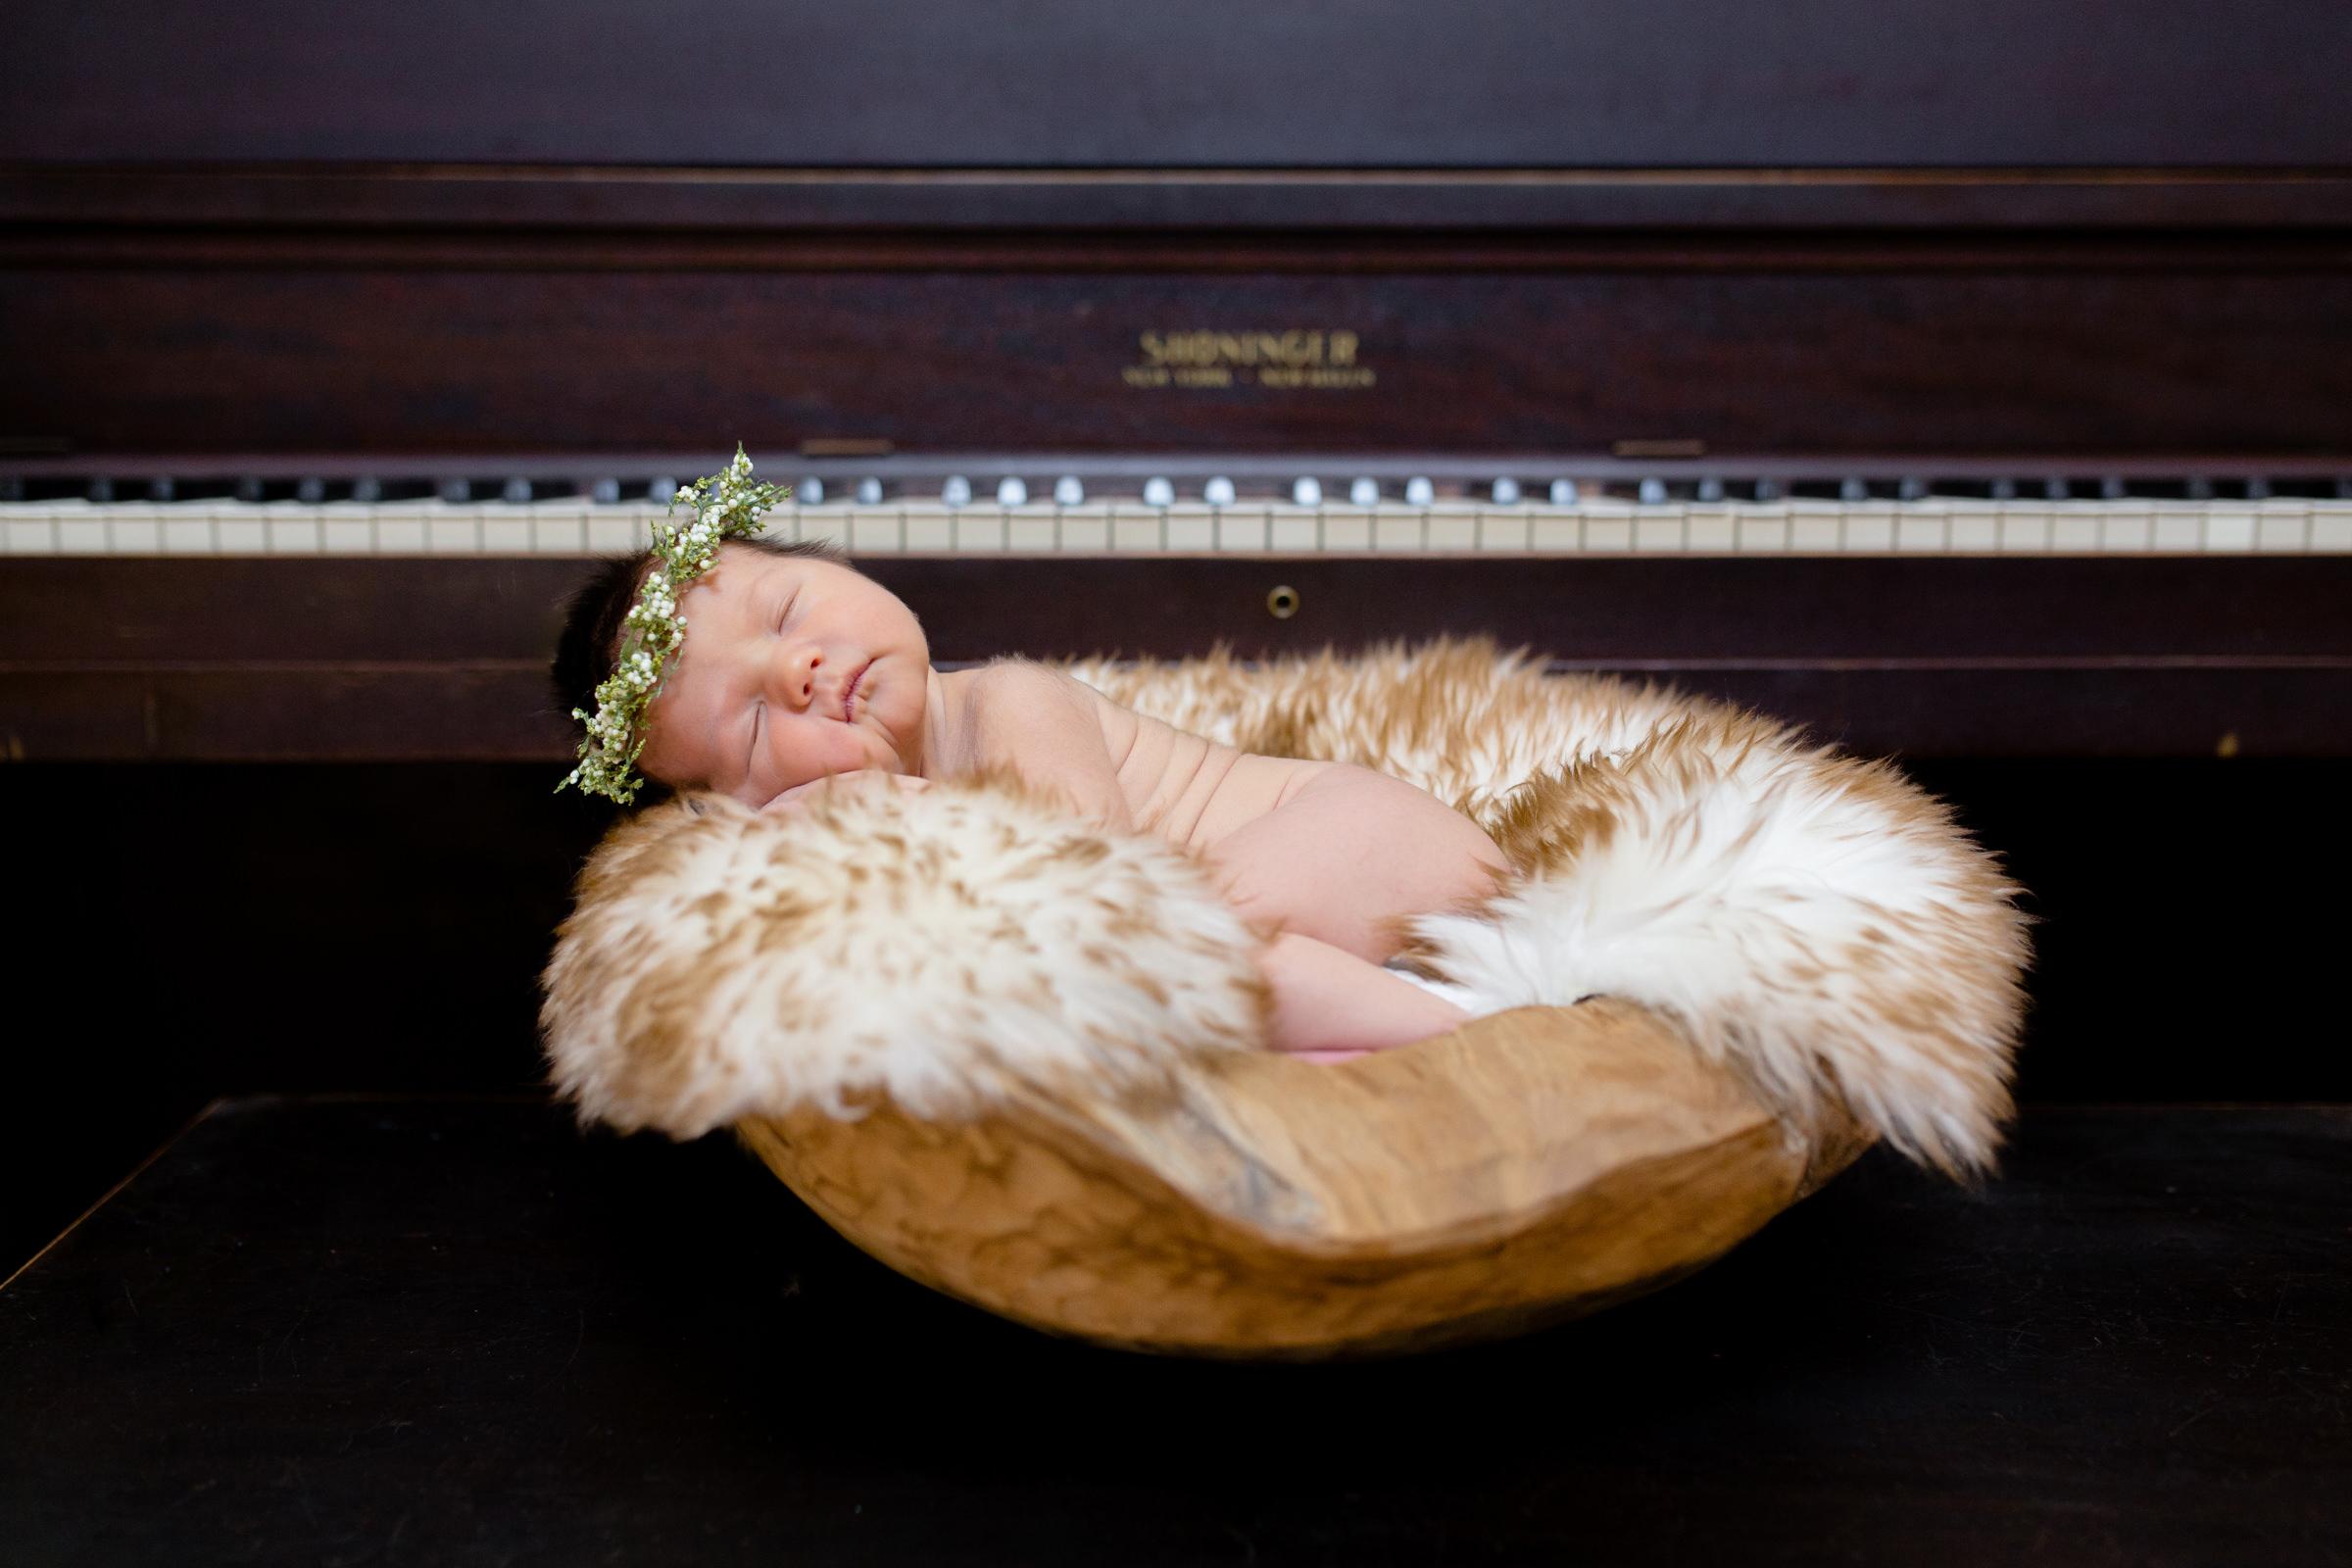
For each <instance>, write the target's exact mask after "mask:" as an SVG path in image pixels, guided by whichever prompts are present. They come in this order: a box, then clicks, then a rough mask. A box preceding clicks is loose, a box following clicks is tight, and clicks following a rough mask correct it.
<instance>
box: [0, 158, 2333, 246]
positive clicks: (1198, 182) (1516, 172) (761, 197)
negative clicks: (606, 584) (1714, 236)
mask: <svg viewBox="0 0 2352 1568" xmlns="http://www.w3.org/2000/svg"><path fill="white" fill-rule="evenodd" d="M0 223H5V224H31V223H44V224H94V225H104V226H120V225H138V226H153V227H161V228H170V227H173V226H178V225H187V224H200V225H224V226H230V227H238V228H284V227H291V228H300V227H304V226H322V227H327V228H345V227H358V228H372V227H383V226H402V225H421V226H427V227H431V226H438V225H457V226H461V227H466V228H491V229H532V228H555V229H562V230H569V231H583V230H593V229H600V228H604V229H620V230H638V229H691V228H721V229H763V230H764V229H786V230H789V229H803V228H818V229H826V228H845V227H846V228H854V229H873V228H881V229H892V228H918V229H947V230H971V229H985V230H1018V229H1024V228H1041V227H1042V228H1055V229H1058V228H1076V229H1090V230H1091V229H1196V228H1210V229H1217V228H1231V229H1240V230H1249V231H1255V230H1269V229H1271V230H1284V229H1288V230H1314V231H1324V230H1331V229H1342V230H1348V229H1361V230H1367V231H1372V232H1384V231H1412V230H1419V229H1428V228H1438V229H1461V230H1468V231H1479V230H1492V229H1504V230H1508V229H1523V228H1524V229H1559V228H1568V229H1584V230H1603V231H1605V230H1610V229H1621V228H1628V227H1633V228H1642V227H1664V228H1676V229H1699V230H1711V231H1721V230H1732V229H1740V228H1852V227H1861V228H1883V229H1917V228H1926V229H1978V228H1987V229H1993V230H2014V229H2021V228H2025V229H2031V228H2057V229H2082V228H2090V229H2104V228H2133V229H2146V228H2154V229H2225V228H2226V229H2230V230H2234V231H2239V232H2243V231H2247V230H2254V229H2278V230H2296V229H2311V228H2331V227H2341V226H2344V225H2345V224H2347V223H2352V170H2345V169H2337V168H2326V167H2318V168H2306V169H2277V168H2270V169H2264V168H2217V169H2190V168H2164V169H2152V168H2096V169H2030V168H2012V169H1903V168H1852V169H1827V168H1823V169H1805V168H1783V169H1738V168H1722V169H1452V170H1433V169H1301V170H1267V169H897V170H894V169H781V168H771V169H760V168H725V167H699V168H698V167H651V166H649V167H631V166H623V165H554V164H498V163H482V164H454V163H444V164H328V163H287V164H177V165H175V164H168V163H138V164H122V163H115V164H70V165H69V164H56V163H26V162H15V163H0Z"/></svg>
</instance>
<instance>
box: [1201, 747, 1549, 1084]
mask: <svg viewBox="0 0 2352 1568" xmlns="http://www.w3.org/2000/svg"><path fill="white" fill-rule="evenodd" d="M1206 853H1207V856H1208V860H1209V863H1210V864H1212V865H1213V866H1215V867H1216V868H1217V871H1218V874H1219V876H1220V877H1221V879H1222V880H1223V881H1224V884H1225V895H1226V897H1227V898H1228V899H1229V900H1231V901H1232V903H1233V906H1234V907H1235V908H1236V909H1238V910H1239V911H1240V912H1241V913H1242V915H1243V916H1244V917H1245V918H1247V919H1250V920H1252V921H1255V922H1257V923H1258V924H1259V925H1261V926H1264V927H1268V928H1271V929H1273V930H1275V931H1278V932H1290V933H1292V934H1295V935H1298V936H1302V937H1310V938H1312V939H1313V940H1315V941H1316V942H1319V943H1322V944H1324V945H1326V946H1328V947H1333V948H1337V949H1339V950H1340V951H1341V952H1342V953H1348V954H1353V955H1354V956H1356V957H1358V958H1362V959H1365V960H1366V961H1368V962H1370V963H1374V964H1378V963H1380V962H1382V961H1383V960H1384V959H1386V958H1388V957H1390V956H1393V955H1394V954H1395V953H1396V952H1397V946H1398V936H1399V926H1400V923H1401V922H1402V921H1404V920H1406V919H1409V918H1410V917H1412V916H1413V915H1417V914H1432V913H1435V912H1437V911H1438V910H1441V909H1447V908H1454V907H1460V906H1463V905H1467V904H1474V903H1476V902H1478V901H1479V900H1481V899H1484V898H1487V897H1488V896H1490V895H1491V894H1493V893H1494V891H1495V876H1496V875H1497V874H1498V873H1499V872H1501V871H1503V870H1505V869H1507V862H1505V861H1504V859H1503V858H1502V852H1501V851H1500V850H1497V849H1496V848H1495V841H1494V840H1492V839H1490V838H1488V837H1487V835H1486V834H1485V833H1483V832H1481V831H1480V830H1479V827H1478V824H1477V823H1475V822H1473V821H1471V820H1470V819H1469V818H1468V817H1466V816H1464V815H1462V814H1461V813H1460V812H1459V811H1456V810H1454V809H1452V808H1451V807H1449V806H1447V805H1446V803H1445V802H1443V801H1441V800H1439V799H1437V798H1436V797H1435V796H1433V795H1430V794H1427V793H1425V792H1424V791H1421V790H1417V789H1415V788H1413V787H1412V786H1411V785H1410V784H1407V783H1405V782H1404V781H1402V780H1401V779H1394V778H1391V777H1389V776H1388V775H1387V774H1385V773H1375V772H1372V771H1370V770H1369V769H1367V768H1361V767H1347V766H1332V767H1329V768H1325V769H1324V770H1322V771H1320V772H1318V773H1316V774H1314V775H1313V776H1312V777H1310V778H1308V779H1306V780H1305V781H1304V782H1303V783H1301V784H1300V785H1299V788H1298V790H1297V791H1296V792H1295V793H1294V794H1293V795H1292V796H1291V797H1290V798H1289V799H1288V800H1286V801H1284V802H1283V803H1282V804H1281V805H1280V806H1277V807H1276V808H1275V809H1272V810H1271V811H1268V812H1267V813H1266V814H1265V815H1263V816H1260V817H1258V818H1257V819H1255V820H1254V821H1251V822H1249V823H1247V824H1245V825H1244V826H1242V827H1239V828H1236V829H1235V830H1234V831H1233V832H1231V833H1228V834H1226V835H1225V836H1224V837H1223V838H1222V839H1220V840H1218V841H1217V842H1215V843H1213V844H1211V845H1209V846H1207V852H1206ZM1385 978H1387V979H1388V980H1391V981H1393V982H1394V983H1395V985H1396V987H1397V989H1398V990H1399V991H1410V992H1413V993H1414V994H1415V995H1416V996H1424V997H1426V996H1427V993H1425V992H1421V991H1420V990H1419V989H1418V988H1417V987H1415V986H1413V985H1412V984H1411V983H1410V982H1409V981H1403V980H1397V979H1396V977H1395V976H1393V975H1392V976H1387V977H1385ZM1430 1000H1432V1001H1435V1000H1436V999H1434V998H1431V999H1430ZM1440 1005H1443V1004H1440ZM1416 1038H1418V1037H1416Z"/></svg>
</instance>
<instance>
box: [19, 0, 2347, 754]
mask: <svg viewBox="0 0 2352 1568" xmlns="http://www.w3.org/2000/svg"><path fill="white" fill-rule="evenodd" d="M2257 11H2258V13H2259V15H2255V14H2253V13H2241V12H2239V11H2232V12H2230V13H2229V14H2228V15H2227V16H2225V15H2223V14H2222V13H2218V12H2215V11H2214V10H2213V9H2212V8H2210V7H2206V6H2200V5H2196V4H2192V3H2190V0H2164V3H2159V4H2153V5H2150V4H2134V5H2125V4H2122V3H2121V0H2101V3H2078V4H2073V5H2068V6H2062V7H2031V6H2026V5H2015V6H2007V7H2003V8H2000V9H1998V11H1997V13H1987V12H1986V11H1985V9H1984V8H1983V7H1982V6H1978V5H1970V6H1961V5H1956V4H1953V3H1951V0H1905V3H1902V4H1897V5H1888V6H1868V7H1856V6H1851V5H1846V4H1839V3H1833V0H1812V3H1809V4H1804V5H1800V6H1797V7H1795V8H1786V7H1783V8H1771V9H1769V10H1757V9H1754V8H1747V7H1740V6H1736V5H1730V4H1725V3H1722V0H1678V3H1675V4H1669V5H1663V6H1643V7H1640V8H1634V7H1622V8H1561V7H1557V6H1552V5H1547V4H1540V3H1534V0H1492V3H1486V4H1479V5H1473V6H1470V7H1467V8H1461V7H1448V8H1431V9H1428V10H1426V11H1416V10H1414V9H1413V8H1406V7H1389V6H1379V5H1363V6H1356V7H1336V8H1330V9H1328V11H1326V12H1317V13H1314V14H1312V15H1306V14H1301V15H1299V16H1296V17H1290V18H1288V19H1276V18H1272V17H1265V16H1258V15H1256V14H1254V13H1253V12H1251V11H1250V10H1249V9H1248V8H1230V14H1229V11H1228V8H1218V7H1211V8H1208V9H1205V10H1202V9H1199V8H1192V9H1184V10H1181V11H1178V12H1171V13H1169V14H1168V15H1164V16H1140V15H1122V16H1120V17H1119V19H1118V20H1117V21H1116V22H1115V23H1114V22H1111V21H1109V20H1106V19H1105V17H1104V16H1103V15H1101V14H1098V13H1097V11H1096V10H1095V9H1094V8H1090V7H1087V6H1084V5H1079V4H1076V3H1074V0H1054V3H1046V4H1040V5H1034V6H1030V7H1026V8H1024V9H1023V10H1022V11H1021V13H1020V14H1019V15H1018V16H1017V17H1011V16H1005V15H999V14H996V13H994V12H983V11H979V10H974V9H970V8H960V7H955V6H943V5H938V4H935V3H931V0H890V3H886V4H882V5H878V6H868V7H862V8H859V9H858V12H857V14H856V17H855V19H854V20H852V19H850V18H848V17H847V16H846V15H845V16H844V17H834V16H832V15H831V14H830V13H829V12H826V11H824V10H822V9H821V8H798V9H792V8H787V9H783V10H778V9H775V8H767V7H756V6H750V5H744V4H740V3H734V0H711V3H710V4H707V5H703V6H699V7H695V8H691V9H689V10H687V11H682V12H681V11H674V10H671V9H668V8H662V9H659V10H654V9H645V8H632V7H626V6H620V5H596V6H590V7H587V8H584V9H583V8H572V9H571V10H570V11H568V12H567V15H566V18H565V20H564V22H563V24H562V25H561V26H560V27H558V28H557V29H556V31H555V32H554V33H553V34H551V33H548V32H547V31H546V30H545V29H544V28H543V26H542V24H541V22H540V21H539V20H536V19H535V14H533V15H532V16H526V15H525V13H523V12H522V11H518V10H516V11H511V12H506V13H502V12H499V11H497V10H495V8H490V9H485V8H480V7H473V6H464V5H457V4H451V3H447V0H432V3H427V4H423V5H418V6H411V7H405V8H401V9H400V10H398V11H397V12H392V11H386V12H384V13H382V14H380V15H371V16H350V15H346V14H345V13H343V12H342V11H339V10H331V9H329V8H325V7H315V6H305V5H291V6H288V7H285V8H281V10H280V11H279V12H275V13H271V16H272V18H273V20H271V21H270V22H269V23H267V24H264V23H262V22H260V21H258V20H256V17H257V16H258V14H253V15H248V14H246V13H244V12H241V11H234V10H230V9H219V10H210V9H207V8H203V7H198V8H193V9H190V8H177V9H176V10H175V11H174V13H173V15H172V18H171V19H163V18H147V19H145V20H142V21H137V22H132V21H129V20H126V19H124V18H119V17H116V16H115V15H114V14H113V13H112V12H99V11H79V10H73V9H71V8H69V9H64V10H60V11H57V12H56V13H54V14H50V13H41V14H37V15H28V16H26V17H25V18H22V19H20V22H21V25H20V27H19V29H18V43H17V45H16V48H15V58H16V60H17V61H18V65H17V67H16V68H15V69H17V70H19V71H21V72H25V73H32V72H34V71H35V70H36V69H37V73H38V76H39V83H40V85H39V90H38V91H30V90H26V91H18V92H13V93H11V94H8V95H7V96H6V99H5V102H0V267H4V269H5V270H4V271H0V364H5V365H6V367H7V372H8V373H7V374H6V376H5V377H0V498H4V499H0V551H5V552H6V555H5V557H4V558H0V559H4V560H5V562H6V564H5V567H4V568H0V584H5V587H0V604H4V605H5V611H4V613H0V730H5V735H6V744H7V748H8V754H9V755H10V756H12V757H22V758H26V759H44V758H46V759H60V758H84V759H125V760H126V759H139V758H146V759H157V758H167V759H168V758H206V759H350V760H362V759H378V760H382V759H396V758H428V757H467V758H515V759H521V758H546V759H549V760H554V759H556V758H559V757H561V756H562V755H563V754H564V751H565V750H566V741H565V739H564V728H565V726H564V722H563V720H562V715H560V714H556V713H554V712H553V711H551V709H550V705H549V703H548V701H547V699H546V697H545V694H544V692H543V690H542V687H543V685H544V682H543V681H542V680H541V679H540V678H539V669H540V667H541V665H542V664H543V662H544V656H545V652H546V649H547V647H548V645H549V642H550V638H551V635H552V620H551V608H550V607H551V606H553V605H554V604H555V603H556V602H557V601H558V600H560V599H561V598H562V596H563V593H564V588H565V586H566V585H567V584H568V583H569V582H570V581H572V580H573V579H574V577H575V575H576V574H577V572H578V571H579V569H580V564H579V563H580V561H581V559H582V558H583V557H585V556H588V555H592V554H594V553H596V552H598V551H600V550H604V549H608V548H612V547H614V546H617V545H620V544H622V543H625V542H626V541H627V540H629V539H630V538H632V537H636V536H638V535H639V534H640V533H641V530H642V527H643V523H644V520H645V518H646V517H647V516H648V515H650V514H651V513H654V512H658V511H659V505H660V500H661V498H662V495H663V494H664V492H665V488H666V487H667V486H668V485H670V484H673V483H675V482H676V481H677V480H679V479H681V478H685V477H691V476H692V475H694V474H697V473H701V472H705V471H709V470H710V469H711V468H713V467H714V466H717V465H718V463H719V462H720V461H721V460H722V459H723V457H724V456H726V455H727V454H728V453H730V452H731V451H732V450H733V448H734V447H735V446H736V445H737V444H738V443H741V444H743V445H744V446H745V447H746V448H748V450H749V451H750V452H751V453H752V454H753V455H754V456H755V458H756V459H757V460H758V461H759V463H760V468H761V470H762V472H763V473H765V474H766V475H767V476H769V477H771V478H778V479H787V480H791V481H793V482H795V483H797V484H798V485H799V486H800V498H799V504H798V505H797V506H795V507H794V508H792V509H791V510H790V513H789V515H784V516H781V517H780V518H779V519H778V523H777V526H778V527H779V528H781V529H784V530H786V531H789V532H793V533H798V534H821V535H825V536H828V537H832V538H836V539H840V540H842V541H844V542H845V543H846V544H847V545H848V546H849V547H850V548H851V549H852V550H853V551H854V552H855V553H857V555H858V557H859V558H861V559H862V560H865V561H867V562H868V563H870V564H872V566H873V569H874V570H875V571H877V572H878V573H879V574H880V575H882V576H883V577H884V578H885V580H887V581H889V582H890V583H891V584H892V585H893V586H894V587H898V588H900V589H901V590H902V591H903V592H905V593H906V594H907V596H908V597H909V598H910V599H911V600H912V601H913V602H914V603H915V604H916V605H917V607H918V609H919V610H920V611H921V612H922V613H923V614H924V617H925V619H926V622H927V623H928V624H929V625H930V626H931V628H932V630H933V634H934V637H935V641H936V644H937V649H936V651H937V652H938V653H939V654H940V656H941V657H942V658H943V659H945V660H949V661H960V660H971V659H982V658H987V657H990V656H993V655H996V654H1000V653H1006V652H1029V653H1036V654H1067V653H1095V652H1113V653H1126V654H1133V655H1165V654H1175V653H1180V652H1185V651H1191V650H1196V649H1201V648H1205V647H1207V646H1210V645H1211V644H1213V643H1215V642H1219V641H1223V642H1226V643H1228V644H1230V645H1232V646H1234V647H1236V648H1237V649H1239V650H1240V651H1242V652H1244V653H1249V654H1254V653H1259V652H1270V651H1277V650H1282V649H1298V648H1308V647H1319V646H1323V645H1326V644H1337V645H1351V644H1361V643H1364V642H1368V641H1373V640H1378V639H1384V638H1414V637H1421V636H1426V635H1430V634H1434V633H1439V632H1452V633H1458V634H1473V633H1480V634H1488V635H1492V636H1495V637H1496V638H1497V639H1499V640H1500V641H1502V642H1504V643H1506V644H1513V645H1518V644H1524V645H1526V646H1528V647H1529V648H1531V649H1533V650H1535V651H1537V652H1538V653H1540V654H1542V655H1544V656H1545V657H1548V658H1551V659H1554V660H1557V661H1559V662H1561V664H1562V665H1563V666H1564V667H1576V668H1609V669H1622V670H1628V671H1634V672H1640V673H1644V674H1652V675H1655V676H1658V677H1660V678H1666V679H1672V680H1675V681H1677V682H1680V683H1682V684H1685V685H1689V686H1692V687H1696V688H1700V689H1705V690H1710V691H1715V692H1719V693H1721V694H1723V695H1726V696H1729V697H1732V698H1735V699H1736V700H1739V701H1742V702H1747V703H1752V704H1756V705H1758V706H1761V707H1764V708H1766V709H1768V710H1770V711H1776V712H1779V713H1783V714H1785V715H1786V716H1788V717H1790V718H1792V719H1795V720H1798V721H1801V722H1804V723H1807V724H1809V725H1811V726H1813V727H1814V728H1815V729H1817V730H1818V731H1819V732H1820V733H1822V734H1823V735H1824V737H1825V738H1828V739H1833V740H1838V741H1841V742H1843V743H1845V744H1847V745H1850V746H1854V747H1857V748H1860V749H1864V750H1868V751H1873V752H1899V753H1903V754H1905V755H1909V756H1914V757H1922V756H1935V755H1998V756H2028V755H2136V756H2165V755H2175V756H2190V755H2211V754H2213V753H2215V752H2217V751H2219V752H2223V753H2231V752H2237V753H2242V754H2244V755H2248V756H2259V755H2303V756H2313V755H2326V756H2338V755H2342V754H2343V753H2344V751H2345V749H2346V748H2347V746H2352V724H2347V722H2346V720H2347V719H2348V718H2352V674H2348V673H2347V671H2348V668H2352V664H2348V661H2352V618H2348V617H2347V616H2346V615H2345V614H2344V613H2342V608H2341V607H2342V606H2343V605H2344V604H2345V603H2346V591H2347V589H2352V435H2348V434H2347V425H2346V412H2345V411H2346V410H2347V409H2352V120H2347V118H2346V117H2345V116H2343V115H2342V114H2341V113H2340V112H2339V111H2338V109H2337V108H2336V104H2337V99H2338V96H2339V91H2340V89H2339V77H2338V70H2339V68H2340V66H2341V65H2342V63H2343V60H2344V55H2345V49H2344V40H2343V38H2342V36H2341V25H2340V22H2339V21H2338V20H2337V19H2335V18H2334V17H2333V15H2332V13H2330V12H2329V11H2328V10H2327V8H2324V7H2308V6H2303V7H2298V6H2293V5H2284V4H2279V5H2270V6H2264V7H2259V8H2257ZM205 19H209V20H205ZM26 79H27V81H28V82H29V80H30V79H31V78H30V76H29V75H28V76H27V78H26ZM1278 589H1280V590H1286V591H1287V592H1286V593H1284V594H1277V593H1276V590H1278ZM1270 595H1271V596H1273V599H1272V601H1271V602H1272V603H1275V604H1278V605H1282V606H1288V607H1292V611H1293V613H1288V614H1284V613H1281V612H1280V611H1274V610H1269V608H1268V606H1269V602H1270V601H1269V596H1270ZM263 605H267V606H269V607H270V609H269V611H268V612H267V613H256V607H258V606H263Z"/></svg>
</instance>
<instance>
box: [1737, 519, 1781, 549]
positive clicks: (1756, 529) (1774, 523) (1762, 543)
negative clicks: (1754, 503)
mask: <svg viewBox="0 0 2352 1568" xmlns="http://www.w3.org/2000/svg"><path fill="white" fill-rule="evenodd" d="M1788 549H1789V515H1788V514H1787V513H1786V512H1783V511H1781V510H1779V509H1778V508H1769V509H1768V508H1761V507H1760V508H1758V509H1756V510H1755V511H1753V512H1742V513H1741V514H1740V553H1741V554H1743V555H1746V554H1754V555H1784V554H1786V553H1787V552H1788Z"/></svg>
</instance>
